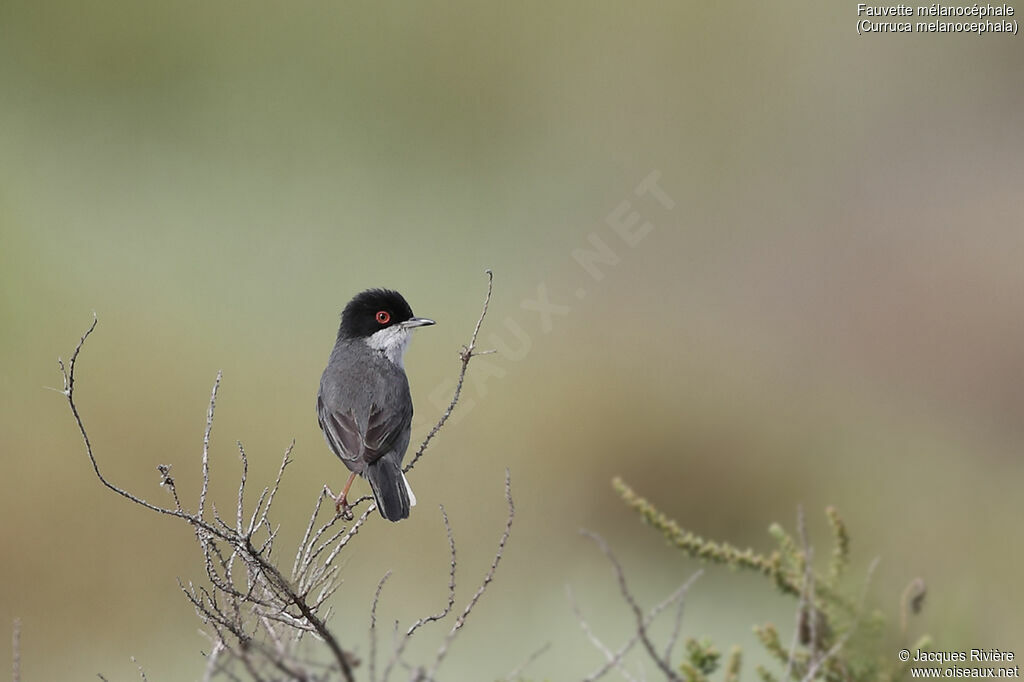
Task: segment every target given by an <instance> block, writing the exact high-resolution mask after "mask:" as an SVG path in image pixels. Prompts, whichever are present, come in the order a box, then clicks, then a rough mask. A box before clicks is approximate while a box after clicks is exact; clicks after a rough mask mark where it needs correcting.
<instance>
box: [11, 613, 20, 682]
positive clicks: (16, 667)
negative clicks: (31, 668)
mask: <svg viewBox="0 0 1024 682" xmlns="http://www.w3.org/2000/svg"><path fill="white" fill-rule="evenodd" d="M11 680H12V682H21V619H20V618H15V619H14V633H13V634H12V635H11Z"/></svg>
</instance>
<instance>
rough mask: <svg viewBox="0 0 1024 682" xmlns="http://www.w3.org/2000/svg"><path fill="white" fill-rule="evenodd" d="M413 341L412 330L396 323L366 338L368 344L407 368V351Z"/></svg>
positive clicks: (403, 367) (398, 364)
mask: <svg viewBox="0 0 1024 682" xmlns="http://www.w3.org/2000/svg"><path fill="white" fill-rule="evenodd" d="M410 341H412V330H411V329H409V328H407V327H403V326H402V325H400V324H395V325H392V326H390V327H386V328H384V329H381V330H380V331H378V332H374V333H373V334H371V335H370V336H368V337H367V338H366V345H367V346H369V347H370V348H372V349H374V350H376V351H380V352H381V353H383V354H384V357H386V358H387V359H388V360H390V361H391V362H392V363H394V364H395V365H397V366H399V367H401V368H402V369H405V351H407V350H408V349H409V342H410Z"/></svg>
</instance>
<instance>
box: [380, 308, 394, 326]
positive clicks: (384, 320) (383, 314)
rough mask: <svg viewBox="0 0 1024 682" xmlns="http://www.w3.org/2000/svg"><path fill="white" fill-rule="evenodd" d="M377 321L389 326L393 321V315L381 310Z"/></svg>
mask: <svg viewBox="0 0 1024 682" xmlns="http://www.w3.org/2000/svg"><path fill="white" fill-rule="evenodd" d="M377 321H378V322H380V323H381V324H387V323H388V322H390V321H391V313H389V312H388V311H386V310H380V311H378V312H377Z"/></svg>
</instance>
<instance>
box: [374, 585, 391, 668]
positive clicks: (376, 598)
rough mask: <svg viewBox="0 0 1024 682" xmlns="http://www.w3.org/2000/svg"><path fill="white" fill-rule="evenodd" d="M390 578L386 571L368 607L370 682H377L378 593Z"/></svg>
mask: <svg viewBox="0 0 1024 682" xmlns="http://www.w3.org/2000/svg"><path fill="white" fill-rule="evenodd" d="M390 577H391V571H387V572H386V573H385V574H384V577H382V578H381V579H380V582H379V583H377V591H376V592H375V593H374V595H373V604H372V605H371V606H370V682H377V604H378V603H379V602H380V593H381V592H382V591H383V590H384V583H386V582H387V581H388V578H390Z"/></svg>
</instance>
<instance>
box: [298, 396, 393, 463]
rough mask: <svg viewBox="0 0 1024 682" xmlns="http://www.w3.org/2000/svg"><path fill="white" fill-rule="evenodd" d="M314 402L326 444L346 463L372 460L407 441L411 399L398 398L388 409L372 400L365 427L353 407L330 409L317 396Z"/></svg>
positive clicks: (374, 460)
mask: <svg viewBox="0 0 1024 682" xmlns="http://www.w3.org/2000/svg"><path fill="white" fill-rule="evenodd" d="M316 405H317V416H318V419H319V422H320V428H321V430H323V432H324V436H325V437H326V438H327V443H328V445H330V447H331V450H333V451H334V453H335V454H336V455H338V457H340V458H341V459H342V460H344V461H345V462H346V464H347V463H349V462H351V463H352V464H353V465H356V463H358V462H365V463H366V464H372V463H373V462H376V461H377V460H378V459H380V458H381V457H382V456H384V455H385V454H387V453H388V452H390V451H391V450H392V449H393V448H394V446H395V445H396V444H397V443H399V442H401V441H402V440H405V442H406V443H408V437H407V435H408V432H409V426H410V424H411V423H412V401H400V402H399V404H397V405H393V406H392V408H391V409H385V408H382V407H380V406H378V405H376V404H371V405H370V413H369V415H368V417H367V420H366V429H365V431H364V430H363V429H362V428H360V424H359V420H358V419H357V418H356V416H355V414H354V412H353V411H351V410H350V411H349V412H347V413H342V412H337V411H333V410H329V409H327V407H326V406H325V405H324V402H323V399H322V398H320V397H318V398H317V403H316ZM403 437H404V438H403ZM357 466H358V465H357Z"/></svg>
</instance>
